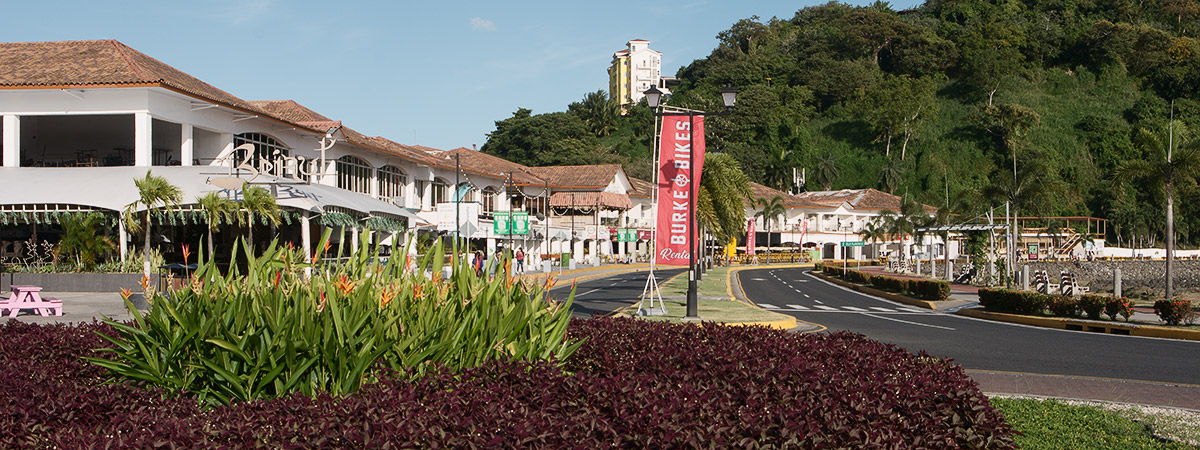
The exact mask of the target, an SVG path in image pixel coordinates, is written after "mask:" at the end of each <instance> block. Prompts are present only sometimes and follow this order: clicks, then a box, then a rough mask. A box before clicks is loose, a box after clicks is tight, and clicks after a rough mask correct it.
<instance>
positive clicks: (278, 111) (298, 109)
mask: <svg viewBox="0 0 1200 450" xmlns="http://www.w3.org/2000/svg"><path fill="white" fill-rule="evenodd" d="M250 104H251V105H254V106H256V107H258V108H259V109H262V110H263V111H266V112H267V113H270V114H271V115H273V116H275V117H278V118H280V119H283V120H286V121H289V122H296V123H305V122H317V123H323V122H334V120H333V119H330V118H328V117H325V116H323V115H321V114H318V113H317V112H316V111H313V110H311V109H308V108H307V107H305V106H304V105H301V104H299V103H297V102H296V101H295V100H255V101H251V102H250Z"/></svg>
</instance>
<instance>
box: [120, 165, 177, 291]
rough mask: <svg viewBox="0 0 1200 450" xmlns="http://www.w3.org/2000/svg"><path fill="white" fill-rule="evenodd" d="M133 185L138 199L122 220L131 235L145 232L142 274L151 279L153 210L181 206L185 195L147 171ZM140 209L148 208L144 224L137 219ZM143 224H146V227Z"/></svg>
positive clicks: (123, 215) (126, 209)
mask: <svg viewBox="0 0 1200 450" xmlns="http://www.w3.org/2000/svg"><path fill="white" fill-rule="evenodd" d="M133 184H134V185H135V186H137V190H138V199H137V200H134V201H133V203H130V204H128V205H126V206H125V211H124V213H123V214H122V220H124V221H125V226H126V227H127V228H128V229H129V231H130V232H131V233H137V232H139V231H145V234H146V241H145V244H144V245H143V246H142V258H143V261H144V262H143V263H142V274H143V275H144V276H146V277H149V276H150V213H151V210H153V209H154V208H156V207H158V205H159V204H161V205H162V207H164V208H171V207H175V206H179V202H180V200H181V199H182V198H183V193H182V191H180V190H179V187H178V186H175V185H173V184H171V182H170V181H167V179H166V178H163V177H159V176H154V175H151V174H150V171H149V170H147V171H146V177H145V178H134V179H133ZM139 207H141V208H146V213H145V214H144V215H143V217H144V221H143V222H142V223H139V222H138V220H137V217H136V214H137V209H138V208H139ZM143 223H144V224H145V225H144V226H143Z"/></svg>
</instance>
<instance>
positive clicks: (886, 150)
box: [883, 130, 892, 157]
mask: <svg viewBox="0 0 1200 450" xmlns="http://www.w3.org/2000/svg"><path fill="white" fill-rule="evenodd" d="M883 156H887V157H891V156H892V131H891V130H888V134H887V145H885V146H884V147H883Z"/></svg>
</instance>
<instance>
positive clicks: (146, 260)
mask: <svg viewBox="0 0 1200 450" xmlns="http://www.w3.org/2000/svg"><path fill="white" fill-rule="evenodd" d="M145 228H146V229H145V230H142V231H145V232H146V240H145V242H146V243H145V245H143V246H142V274H143V275H145V276H146V278H149V277H150V207H149V205H147V206H146V227H145Z"/></svg>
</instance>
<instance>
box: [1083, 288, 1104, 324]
mask: <svg viewBox="0 0 1200 450" xmlns="http://www.w3.org/2000/svg"><path fill="white" fill-rule="evenodd" d="M1107 303H1108V297H1101V296H1099V295H1092V294H1084V295H1082V296H1080V297H1079V309H1080V310H1081V311H1083V314H1084V315H1086V316H1087V318H1089V319H1093V320H1095V319H1099V318H1100V313H1102V312H1104V305H1106V304H1107Z"/></svg>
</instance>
